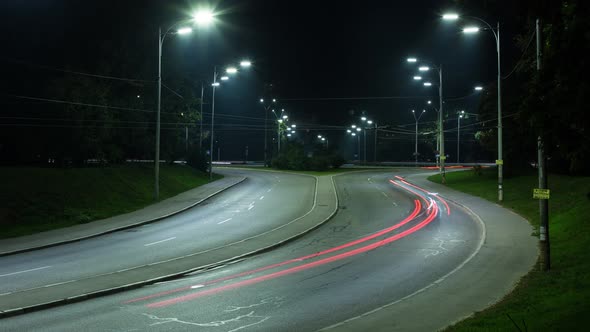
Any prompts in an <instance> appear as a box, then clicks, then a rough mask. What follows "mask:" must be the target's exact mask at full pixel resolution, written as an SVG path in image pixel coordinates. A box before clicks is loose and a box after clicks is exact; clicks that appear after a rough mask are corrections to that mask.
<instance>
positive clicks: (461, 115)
mask: <svg viewBox="0 0 590 332" xmlns="http://www.w3.org/2000/svg"><path fill="white" fill-rule="evenodd" d="M458 115H459V116H457V164H458V163H460V160H461V159H460V158H459V156H460V155H461V150H460V149H461V145H460V144H461V119H463V116H464V115H465V111H461V112H460V113H459V114H458Z"/></svg>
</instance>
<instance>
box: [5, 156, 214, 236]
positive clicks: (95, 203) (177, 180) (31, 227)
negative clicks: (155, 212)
mask: <svg viewBox="0 0 590 332" xmlns="http://www.w3.org/2000/svg"><path fill="white" fill-rule="evenodd" d="M1 170H2V171H1V172H0V183H2V187H1V188H2V189H0V201H1V202H2V207H0V229H1V231H0V238H8V237H15V236H22V235H27V234H33V233H37V232H42V231H47V230H51V229H55V228H61V227H67V226H72V225H77V224H83V223H87V222H90V221H93V220H98V219H103V218H108V217H112V216H114V215H118V214H122V213H127V212H131V211H134V210H138V209H140V208H143V207H145V206H147V205H150V204H153V202H154V201H153V190H154V183H153V182H154V171H153V167H151V166H146V165H124V166H112V167H103V168H98V167H97V168H71V169H54V168H32V167H28V168H11V167H5V168H2V169H1ZM217 178H219V176H217ZM208 182H209V178H208V175H207V174H205V173H202V172H199V171H196V170H194V169H192V168H190V167H187V166H182V165H161V167H160V200H163V199H166V198H169V197H172V196H175V195H177V194H179V193H181V192H184V191H187V190H189V189H192V188H195V187H198V186H200V185H203V184H205V183H208Z"/></svg>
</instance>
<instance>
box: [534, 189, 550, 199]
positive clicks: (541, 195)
mask: <svg viewBox="0 0 590 332" xmlns="http://www.w3.org/2000/svg"><path fill="white" fill-rule="evenodd" d="M549 194H550V190H549V189H539V188H535V189H533V198H534V199H549Z"/></svg>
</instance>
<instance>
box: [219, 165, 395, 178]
mask: <svg viewBox="0 0 590 332" xmlns="http://www.w3.org/2000/svg"><path fill="white" fill-rule="evenodd" d="M224 167H227V168H248V169H250V170H254V171H263V172H284V173H296V174H307V175H314V176H324V175H336V174H341V173H349V172H358V171H383V170H393V168H371V167H367V168H363V167H354V168H335V169H330V170H327V171H295V170H290V169H289V170H287V169H285V170H281V169H276V168H264V167H248V166H237V167H232V166H224ZM398 169H399V168H398Z"/></svg>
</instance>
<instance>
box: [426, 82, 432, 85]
mask: <svg viewBox="0 0 590 332" xmlns="http://www.w3.org/2000/svg"><path fill="white" fill-rule="evenodd" d="M424 86H432V83H430V82H424Z"/></svg>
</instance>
